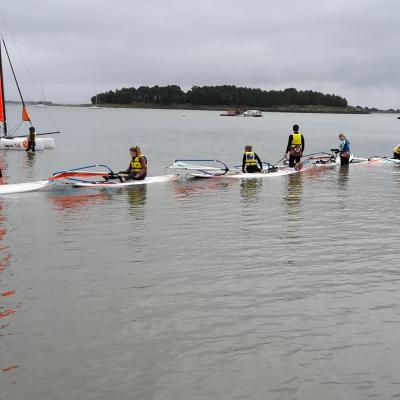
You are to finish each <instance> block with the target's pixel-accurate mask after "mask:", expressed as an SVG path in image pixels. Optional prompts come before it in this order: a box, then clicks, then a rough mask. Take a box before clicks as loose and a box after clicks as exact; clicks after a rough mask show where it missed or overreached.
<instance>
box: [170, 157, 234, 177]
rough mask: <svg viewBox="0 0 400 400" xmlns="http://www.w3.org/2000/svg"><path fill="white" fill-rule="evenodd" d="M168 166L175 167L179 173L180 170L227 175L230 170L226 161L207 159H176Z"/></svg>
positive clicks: (185, 172) (188, 172)
mask: <svg viewBox="0 0 400 400" xmlns="http://www.w3.org/2000/svg"><path fill="white" fill-rule="evenodd" d="M198 163H199V164H198ZM200 163H201V164H200ZM167 168H169V169H174V170H175V172H176V173H177V174H178V175H179V174H180V171H184V174H186V175H187V174H190V173H193V172H196V173H202V174H204V175H214V176H218V175H225V174H226V173H227V172H228V171H229V167H228V166H227V165H226V164H225V163H224V162H222V161H219V160H207V159H192V160H175V161H174V163H173V164H171V165H170V166H168V167H167Z"/></svg>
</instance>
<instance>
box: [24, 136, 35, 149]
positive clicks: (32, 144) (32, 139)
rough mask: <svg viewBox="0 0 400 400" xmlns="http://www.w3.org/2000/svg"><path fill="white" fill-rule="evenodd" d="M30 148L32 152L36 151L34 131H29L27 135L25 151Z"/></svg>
mask: <svg viewBox="0 0 400 400" xmlns="http://www.w3.org/2000/svg"><path fill="white" fill-rule="evenodd" d="M29 150H32V151H33V152H35V151H36V135H35V133H32V132H31V133H29V135H28V148H27V149H26V151H29Z"/></svg>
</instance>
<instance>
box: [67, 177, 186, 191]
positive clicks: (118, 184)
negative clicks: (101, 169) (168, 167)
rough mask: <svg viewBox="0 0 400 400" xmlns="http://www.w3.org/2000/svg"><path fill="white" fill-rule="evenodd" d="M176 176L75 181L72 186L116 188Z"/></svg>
mask: <svg viewBox="0 0 400 400" xmlns="http://www.w3.org/2000/svg"><path fill="white" fill-rule="evenodd" d="M177 178H178V176H177V175H162V176H149V177H147V178H145V179H143V180H141V181H135V180H133V181H127V182H119V181H116V182H115V181H107V182H93V183H91V182H75V183H74V186H79V187H91V188H109V189H116V188H122V187H127V186H136V185H147V184H149V183H162V182H169V181H174V180H176V179H177Z"/></svg>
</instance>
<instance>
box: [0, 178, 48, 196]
mask: <svg viewBox="0 0 400 400" xmlns="http://www.w3.org/2000/svg"><path fill="white" fill-rule="evenodd" d="M49 184H50V181H47V180H46V181H36V182H28V183H13V184H10V185H8V184H5V185H0V195H2V194H11V193H24V192H33V191H35V190H40V189H43V188H45V187H46V186H48V185H49Z"/></svg>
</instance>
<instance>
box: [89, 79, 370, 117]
mask: <svg viewBox="0 0 400 400" xmlns="http://www.w3.org/2000/svg"><path fill="white" fill-rule="evenodd" d="M91 102H92V104H98V105H104V106H114V107H141V108H142V107H143V108H176V109H204V110H221V109H228V108H230V109H232V108H241V109H246V108H247V109H248V108H257V109H259V110H262V111H282V112H335V113H365V112H366V111H365V109H363V108H362V107H353V106H350V105H348V103H347V100H346V99H345V98H344V97H340V96H337V95H333V94H324V93H321V92H316V91H312V90H297V89H294V88H288V89H285V90H262V89H254V88H247V87H237V86H234V85H220V86H193V87H192V88H191V89H190V90H188V91H187V92H185V91H183V90H182V89H181V88H180V87H179V86H178V85H168V86H158V85H156V86H152V87H149V86H140V87H138V88H134V87H129V88H122V89H115V90H109V91H108V92H104V93H97V94H96V95H94V96H93V97H92V98H91Z"/></svg>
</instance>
